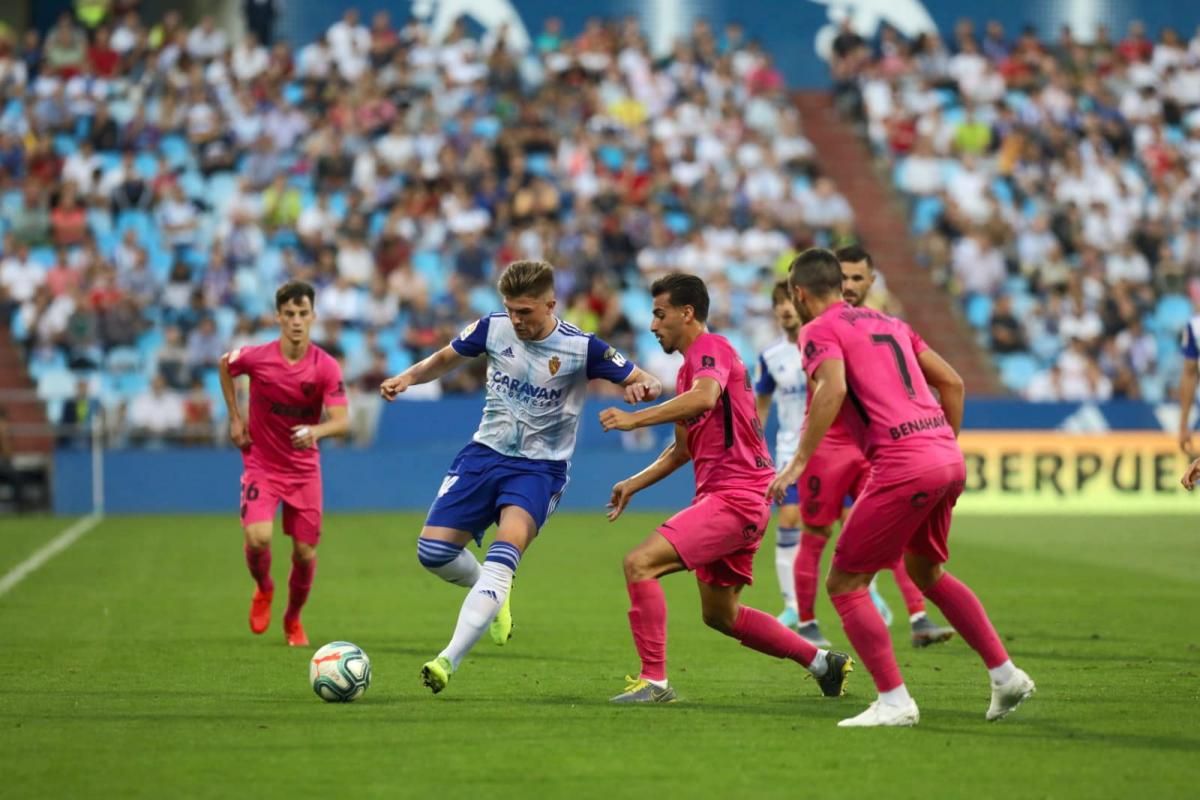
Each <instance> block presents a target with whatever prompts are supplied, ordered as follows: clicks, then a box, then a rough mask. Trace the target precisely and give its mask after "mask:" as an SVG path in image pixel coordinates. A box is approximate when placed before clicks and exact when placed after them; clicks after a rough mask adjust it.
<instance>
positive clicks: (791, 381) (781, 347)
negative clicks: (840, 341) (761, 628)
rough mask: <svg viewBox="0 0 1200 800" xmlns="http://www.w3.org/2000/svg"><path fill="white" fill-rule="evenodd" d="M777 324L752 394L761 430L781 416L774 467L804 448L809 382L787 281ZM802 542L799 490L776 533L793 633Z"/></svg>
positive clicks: (779, 292)
mask: <svg viewBox="0 0 1200 800" xmlns="http://www.w3.org/2000/svg"><path fill="white" fill-rule="evenodd" d="M771 299H772V302H773V303H774V307H775V321H776V322H777V323H778V324H779V327H780V328H781V329H782V331H783V336H781V337H780V338H779V339H778V340H777V341H775V342H774V343H772V344H770V345H768V346H767V348H766V349H765V350H763V352H762V354H761V355H759V357H758V369H757V375H756V377H755V381H754V391H755V395H756V402H757V404H758V421H759V422H760V423H762V426H763V428H764V429H765V428H766V427H767V420H768V419H769V418H770V416H771V405H772V403H773V404H774V405H775V407H776V408H777V409H778V411H779V429H778V432H777V433H776V434H775V463H776V464H777V465H778V464H787V463H789V462H790V461H791V460H792V456H793V455H795V453H796V448H797V447H798V446H799V444H800V428H801V426H802V425H803V424H804V397H805V394H806V391H807V388H808V386H807V380H808V379H807V377H806V376H805V374H804V363H803V359H802V358H801V356H800V348H799V347H798V346H797V344H796V341H797V339H798V338H799V336H800V315H799V314H798V313H796V307H795V306H794V305H792V292H791V289H790V288H788V284H787V281H780V282H779V283H777V284H775V289H774V290H773V291H772V293H771ZM799 543H800V496H799V493H798V491H797V488H796V485H795V484H793V485H792V486H790V487H788V491H787V496H786V497H784V499H783V503H782V504H781V505H780V508H779V525H778V528H777V529H776V531H775V573H776V576H777V577H778V579H779V591H780V593H781V594H782V595H783V611H782V613H780V614H779V621H780V622H782V623H783V624H784V625H787V626H788V627H789V628H795V627H797V626H798V625H799V624H800V617H799V612H798V609H797V607H796V580H795V576H794V573H793V570H794V568H795V562H796V550H797V545H798V544H799Z"/></svg>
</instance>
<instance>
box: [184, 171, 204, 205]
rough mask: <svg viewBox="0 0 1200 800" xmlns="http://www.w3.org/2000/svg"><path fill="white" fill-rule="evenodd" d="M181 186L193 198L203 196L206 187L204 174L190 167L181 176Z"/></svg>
mask: <svg viewBox="0 0 1200 800" xmlns="http://www.w3.org/2000/svg"><path fill="white" fill-rule="evenodd" d="M179 188H180V189H183V193H184V194H185V195H187V196H188V197H190V198H192V199H193V200H194V199H196V198H203V197H204V190H205V188H206V185H205V182H204V176H203V175H202V174H200V172H199V171H197V170H194V169H189V170H187V171H186V172H184V173H183V174H182V175H180V176H179Z"/></svg>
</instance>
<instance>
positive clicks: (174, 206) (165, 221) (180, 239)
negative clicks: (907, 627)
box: [157, 198, 196, 245]
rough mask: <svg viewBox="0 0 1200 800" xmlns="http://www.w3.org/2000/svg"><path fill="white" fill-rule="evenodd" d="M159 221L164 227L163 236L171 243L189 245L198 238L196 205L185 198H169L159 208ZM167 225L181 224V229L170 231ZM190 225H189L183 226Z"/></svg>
mask: <svg viewBox="0 0 1200 800" xmlns="http://www.w3.org/2000/svg"><path fill="white" fill-rule="evenodd" d="M157 216H158V221H159V224H160V225H162V226H163V227H164V231H163V236H164V237H165V238H166V239H167V242H168V244H171V245H188V244H191V243H192V241H193V240H194V239H195V238H196V234H195V230H194V226H195V223H196V207H195V206H193V205H192V203H191V202H190V201H189V200H187V199H186V198H185V199H181V200H178V201H176V200H174V199H171V198H168V199H166V200H164V201H163V203H162V205H160V206H159V208H158V214H157ZM167 226H172V227H175V226H180V230H176V231H173V232H172V231H170V230H168V229H166V228H167ZM182 226H188V227H182Z"/></svg>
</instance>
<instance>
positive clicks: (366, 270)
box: [337, 241, 375, 286]
mask: <svg viewBox="0 0 1200 800" xmlns="http://www.w3.org/2000/svg"><path fill="white" fill-rule="evenodd" d="M337 271H338V275H340V276H341V277H343V278H346V279H347V280H348V281H350V282H351V283H353V284H355V285H359V286H361V285H364V284H366V283H368V282H369V281H370V280H371V275H373V274H374V272H375V258H374V257H373V256H372V255H371V251H370V250H368V249H367V247H366V245H364V244H362V243H361V242H352V241H346V242H343V243H342V245H341V246H340V247H339V248H338V254H337Z"/></svg>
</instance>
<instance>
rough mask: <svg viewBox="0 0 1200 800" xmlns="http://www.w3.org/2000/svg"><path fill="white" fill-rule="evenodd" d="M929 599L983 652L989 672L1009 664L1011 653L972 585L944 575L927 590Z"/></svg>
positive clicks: (974, 647)
mask: <svg viewBox="0 0 1200 800" xmlns="http://www.w3.org/2000/svg"><path fill="white" fill-rule="evenodd" d="M925 596H926V597H928V598H929V599H930V600H931V601H932V602H933V604H934V605H935V606H937V607H938V608H939V609H941V612H942V614H944V615H945V616H946V621H947V622H949V623H950V624H951V625H953V626H954V630H956V631H958V634H959V636H961V637H963V639H964V640H965V641H966V643H967V644H969V645H971V647H972V649H974V650H975V652H976V653H979V655H980V656H981V657H982V658H983V663H984V664H985V665H986V666H987V668H988V669H991V668H992V667H998V666H1000V665H1001V664H1003V663H1004V662H1005V661H1008V652H1007V651H1006V650H1005V649H1004V645H1002V644H1000V636H999V635H998V634H997V633H996V629H995V628H993V627H992V622H991V620H989V619H988V616H987V612H986V611H984V610H983V603H981V602H979V598H978V597H976V596H975V593H974V592H972V591H971V588H970V587H969V586H967V585H966V584H965V583H963V582H962V581H960V580H958V579H957V578H955V577H954V576H953V575H951V574H950V573H949V572H943V573H942V577H940V578H938V579H937V580H936V581H934V583H933V585H932V586H930V587H929V588H928V589H926V590H925Z"/></svg>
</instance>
